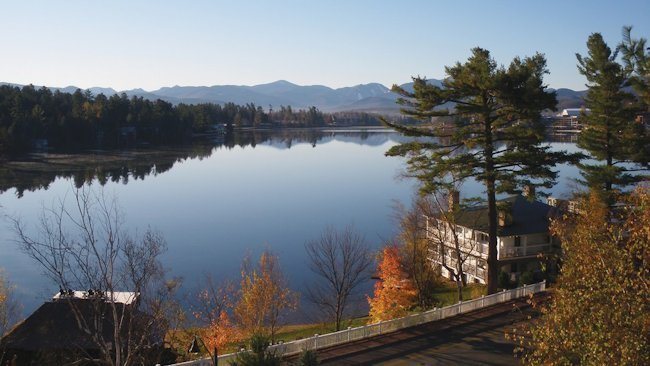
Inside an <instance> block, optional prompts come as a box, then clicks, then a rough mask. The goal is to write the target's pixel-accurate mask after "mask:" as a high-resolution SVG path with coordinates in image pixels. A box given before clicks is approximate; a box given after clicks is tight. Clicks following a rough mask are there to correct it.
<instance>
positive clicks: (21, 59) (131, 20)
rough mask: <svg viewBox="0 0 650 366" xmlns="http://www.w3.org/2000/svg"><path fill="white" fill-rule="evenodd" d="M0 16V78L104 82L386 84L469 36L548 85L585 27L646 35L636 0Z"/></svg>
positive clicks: (428, 69) (426, 69)
mask: <svg viewBox="0 0 650 366" xmlns="http://www.w3.org/2000/svg"><path fill="white" fill-rule="evenodd" d="M0 14H2V23H1V24H2V27H1V28H0V44H1V45H2V52H1V53H0V81H4V82H10V83H17V84H30V83H31V84H34V85H47V86H58V87H64V86H69V85H74V86H77V87H81V88H90V87H111V88H114V89H116V90H118V91H121V90H127V89H134V88H143V89H145V90H148V91H152V90H155V89H158V88H161V87H165V86H174V85H181V86H203V85H205V86H211V85H224V84H234V85H256V84H263V83H269V82H273V81H276V80H288V81H290V82H293V83H295V84H299V85H315V84H318V85H326V86H329V87H333V88H338V87H344V86H353V85H357V84H365V83H371V82H378V83H381V84H384V85H386V86H388V87H390V86H391V85H392V84H402V83H405V82H409V81H411V77H412V76H423V77H428V78H436V79H441V78H444V76H445V71H444V67H445V65H453V64H454V63H456V62H458V61H460V62H463V61H465V60H466V59H467V57H469V55H470V50H471V49H472V48H473V47H477V46H478V47H482V48H485V49H488V50H490V52H491V53H492V56H493V57H494V58H495V60H496V61H497V63H499V64H504V65H507V64H508V63H509V62H510V61H511V60H512V58H513V57H515V56H521V57H525V56H530V55H533V54H535V53H536V52H540V53H543V54H545V55H546V58H547V62H548V69H549V71H550V74H549V75H547V76H546V78H545V82H546V83H547V84H548V85H549V86H550V87H553V88H561V87H566V88H571V89H575V90H582V89H585V79H584V78H583V77H582V76H581V75H580V74H579V73H578V71H577V68H576V57H575V53H576V52H578V53H581V54H586V46H585V45H586V41H587V38H588V36H589V35H590V34H591V33H594V32H600V33H601V34H602V35H603V37H604V38H605V40H606V42H607V43H608V44H609V45H610V47H612V48H614V47H615V46H616V44H617V43H619V42H620V41H621V29H622V27H623V26H624V25H632V26H634V30H633V36H636V37H644V38H650V22H649V21H648V19H649V18H648V16H649V14H650V1H649V0H618V1H601V0H590V1H587V0H584V1H579V0H574V1H571V0H563V1H556V0H544V1H525V0H518V1H515V0H512V1H508V0H491V1H485V0H483V1H481V0H475V1H469V0H467V1H463V0H455V1H451V0H450V1H445V0H430V1H426V0H421V1H418V0H399V1H397V0H386V1H384V0H320V1H317V0H311V1H307V0H303V1H300V0H232V1H225V0H206V1H198V0H195V1H192V0H185V1H166V0H157V1H154V0H151V1H143V0H111V1H88V0H65V1H63V0H61V1H30V0H21V1H15V0H0Z"/></svg>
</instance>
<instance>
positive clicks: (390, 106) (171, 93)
mask: <svg viewBox="0 0 650 366" xmlns="http://www.w3.org/2000/svg"><path fill="white" fill-rule="evenodd" d="M429 81H430V82H432V83H435V84H439V83H440V81H439V80H435V79H430V80H429ZM3 84H4V83H3ZM412 85H413V83H407V84H403V85H402V87H404V88H405V89H407V90H408V89H412ZM50 88H51V89H53V90H60V91H62V92H68V93H74V92H75V91H76V90H77V89H78V88H77V87H75V86H68V87H65V88H58V87H50ZM88 90H90V92H92V93H93V94H94V95H97V94H100V93H102V94H104V95H106V96H110V95H113V94H118V93H119V94H121V93H125V94H126V95H128V96H129V97H131V96H138V97H143V98H146V99H152V100H155V99H162V100H165V101H168V102H170V103H173V104H178V103H187V104H196V103H219V104H223V103H226V102H232V103H235V104H247V103H254V104H255V105H259V106H262V107H263V108H264V109H267V108H269V106H271V107H272V108H274V109H277V108H279V107H280V106H281V105H283V106H291V107H292V108H294V109H295V108H309V107H311V106H315V107H317V108H318V109H320V110H322V111H325V112H339V111H358V112H369V113H380V114H387V115H391V114H398V113H399V106H398V105H397V104H396V103H395V100H396V99H397V95H396V94H395V93H392V92H391V91H390V89H389V88H387V87H386V86H384V85H382V84H378V83H370V84H360V85H355V86H351V87H344V88H338V89H332V88H329V87H327V86H323V85H296V84H293V83H290V82H288V81H285V80H278V81H275V82H272V83H268V84H260V85H253V86H245V85H214V86H173V87H163V88H160V89H158V90H153V91H146V90H143V89H131V90H123V91H119V92H118V91H116V90H114V89H112V88H100V87H93V88H89V89H88ZM584 94H585V91H574V90H571V89H558V90H557V97H558V109H560V110H561V109H563V108H579V107H581V106H582V104H583V102H582V98H583V96H584Z"/></svg>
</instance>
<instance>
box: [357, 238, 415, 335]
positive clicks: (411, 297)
mask: <svg viewBox="0 0 650 366" xmlns="http://www.w3.org/2000/svg"><path fill="white" fill-rule="evenodd" d="M377 269H378V273H379V279H380V280H379V281H377V282H376V283H375V291H374V295H373V297H368V304H369V305H370V314H369V315H370V323H376V322H379V321H382V320H389V319H394V318H398V317H400V316H404V315H406V313H407V311H408V309H409V308H410V307H411V306H413V303H414V301H415V295H416V291H415V289H414V288H413V285H412V284H411V281H409V280H408V279H406V278H405V276H404V271H403V269H402V265H401V263H400V257H399V250H398V248H397V246H394V245H387V246H384V249H383V250H382V256H381V261H380V262H379V266H378V268H377Z"/></svg>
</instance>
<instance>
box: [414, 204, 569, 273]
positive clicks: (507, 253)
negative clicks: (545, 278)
mask: <svg viewBox="0 0 650 366" xmlns="http://www.w3.org/2000/svg"><path fill="white" fill-rule="evenodd" d="M457 197H458V196H457V195H456V198H455V199H454V198H452V199H451V200H450V204H454V201H456V202H455V204H458V203H457V201H458V198H457ZM499 206H502V207H507V212H505V210H501V211H500V212H499V228H498V230H497V237H498V238H497V243H498V244H497V245H498V247H497V253H498V254H497V258H498V261H499V267H500V270H501V271H502V272H505V273H506V274H507V275H508V277H509V279H510V280H511V281H517V280H518V279H519V276H520V275H521V274H522V273H524V272H531V273H533V274H536V275H541V269H540V260H539V258H538V255H539V254H552V253H555V252H557V251H558V250H559V244H558V243H557V242H556V240H555V239H553V238H552V237H551V235H550V234H549V220H550V219H551V218H552V217H554V216H555V215H556V214H557V212H558V210H557V209H556V208H554V207H552V206H550V205H548V204H546V203H542V202H538V201H530V200H529V199H528V198H527V197H524V196H522V195H516V196H511V197H508V198H505V199H503V200H500V201H499ZM453 225H455V226H454V227H453V228H452V227H451V224H450V223H448V222H445V220H442V219H441V216H439V217H427V225H426V233H427V238H428V239H429V240H433V241H434V242H433V243H432V245H431V246H430V248H431V249H430V253H429V254H430V260H431V262H432V263H433V265H434V266H436V267H437V268H439V269H440V271H441V273H442V275H443V276H446V277H450V278H451V273H450V272H449V271H448V270H447V269H446V268H445V267H444V266H443V263H444V264H446V265H447V266H449V267H451V268H457V263H458V262H457V253H456V252H455V251H456V245H455V241H454V239H453V235H454V233H455V235H456V236H457V237H458V244H459V248H460V251H461V258H466V259H465V260H464V262H463V265H462V268H463V272H464V276H465V281H466V282H468V283H471V282H476V283H487V273H488V272H487V269H488V267H487V259H488V242H489V234H488V231H489V230H488V210H487V206H480V207H472V208H467V209H463V210H460V211H459V212H458V213H457V214H456V215H455V222H454V223H453ZM440 244H442V245H440Z"/></svg>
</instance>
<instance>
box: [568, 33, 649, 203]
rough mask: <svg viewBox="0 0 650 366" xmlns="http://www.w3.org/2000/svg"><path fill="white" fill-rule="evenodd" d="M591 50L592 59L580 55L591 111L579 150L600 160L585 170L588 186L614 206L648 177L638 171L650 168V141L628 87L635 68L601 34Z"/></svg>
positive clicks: (592, 40)
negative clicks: (617, 196) (621, 192)
mask: <svg viewBox="0 0 650 366" xmlns="http://www.w3.org/2000/svg"><path fill="white" fill-rule="evenodd" d="M587 48H588V50H589V51H588V56H584V57H583V56H582V55H580V54H576V57H577V59H578V70H579V71H580V73H581V74H582V75H584V76H585V77H586V78H587V81H588V84H587V85H588V87H589V90H588V91H587V96H586V97H585V105H586V107H587V108H589V110H590V112H589V113H583V114H582V115H581V117H580V119H581V121H582V123H583V124H584V125H585V128H584V130H583V131H582V132H581V133H580V135H579V137H578V146H579V147H581V148H583V149H585V150H587V151H588V152H589V155H590V157H591V158H592V159H595V160H598V161H599V162H598V163H593V164H590V163H582V164H580V165H579V166H580V170H581V174H582V177H583V178H584V183H585V184H586V185H587V186H588V187H589V188H590V189H592V190H595V191H596V192H598V193H600V194H601V195H603V197H607V200H608V202H609V203H610V204H611V203H612V197H613V196H612V194H614V193H615V191H617V190H622V189H624V188H625V187H626V186H629V185H632V184H634V183H636V182H638V181H641V180H642V179H643V176H642V175H640V174H634V172H635V171H638V170H646V169H644V168H643V166H642V165H646V168H647V163H648V152H647V145H648V144H649V143H650V140H648V136H647V135H646V133H645V128H644V126H643V125H642V124H640V123H636V122H635V120H634V119H635V117H636V115H637V114H638V113H639V112H640V111H641V110H640V109H639V104H637V103H636V98H635V96H634V95H633V94H631V93H629V92H627V91H626V90H625V89H624V88H625V87H626V86H628V80H629V77H630V71H631V70H630V69H629V68H624V67H622V66H621V65H620V64H619V63H618V62H617V61H616V56H617V53H616V52H612V51H611V49H610V48H609V47H608V46H607V44H606V43H605V41H604V40H603V37H602V36H601V35H600V34H599V33H594V34H592V35H591V36H589V40H588V41H587ZM626 163H627V164H626ZM630 163H636V164H632V165H630Z"/></svg>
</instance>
